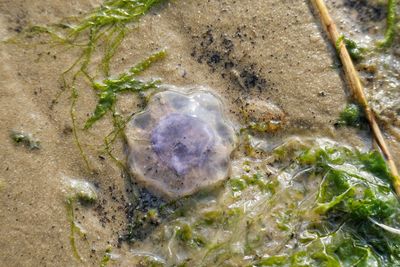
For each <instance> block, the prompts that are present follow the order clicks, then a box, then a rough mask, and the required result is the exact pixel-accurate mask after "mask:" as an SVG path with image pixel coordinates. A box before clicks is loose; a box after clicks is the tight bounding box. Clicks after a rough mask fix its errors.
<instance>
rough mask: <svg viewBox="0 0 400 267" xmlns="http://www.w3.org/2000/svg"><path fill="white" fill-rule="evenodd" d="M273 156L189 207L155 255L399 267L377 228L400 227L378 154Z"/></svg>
mask: <svg viewBox="0 0 400 267" xmlns="http://www.w3.org/2000/svg"><path fill="white" fill-rule="evenodd" d="M282 150H285V151H286V153H285V156H284V157H283V156H282V152H281V151H282ZM270 157H273V158H274V159H272V161H271V158H269V160H268V161H267V162H268V163H266V162H264V161H257V160H251V159H249V160H248V161H245V162H244V163H243V168H242V169H240V170H239V171H236V172H235V174H236V175H235V176H234V177H233V178H231V179H230V180H229V181H227V182H226V184H225V186H224V187H222V188H221V189H220V190H221V191H220V192H219V193H216V194H215V195H210V194H208V195H207V194H205V195H202V196H193V197H191V198H190V199H186V200H183V201H181V205H182V207H181V208H180V209H178V210H176V211H173V210H172V211H170V215H169V216H168V217H167V219H164V220H166V221H165V223H164V224H162V226H161V227H160V228H158V229H155V230H154V232H153V233H151V234H150V236H149V238H148V239H147V240H148V241H149V242H151V244H152V248H153V249H154V251H149V253H151V254H154V255H157V257H159V258H160V259H162V260H163V261H165V263H163V264H162V265H161V266H335V267H336V266H337V267H342V266H343V267H344V266H397V264H399V262H400V261H399V260H400V257H399V255H400V246H398V241H399V237H398V236H396V235H394V234H392V233H390V232H388V231H385V230H383V229H382V228H380V227H379V226H377V225H376V224H375V223H373V222H372V221H371V220H370V218H371V219H372V218H373V219H374V220H376V221H378V222H381V223H383V224H385V225H389V226H391V227H396V228H398V227H399V223H398V218H399V216H400V212H399V211H400V209H399V208H400V205H399V203H398V200H397V198H396V195H395V193H394V192H393V190H392V188H391V187H390V173H389V172H388V169H387V165H386V163H385V161H384V159H383V158H382V156H381V155H380V154H379V153H378V152H375V151H371V152H360V151H358V150H356V149H351V148H348V147H343V146H340V145H337V144H334V143H326V144H325V143H324V144H322V145H321V144H315V143H314V144H311V145H309V144H307V143H298V142H292V143H289V142H288V143H287V144H285V145H283V146H280V147H278V148H277V149H276V150H274V151H273V152H272V155H270ZM257 162H258V163H257ZM265 164H268V165H269V168H275V169H276V171H275V172H274V174H272V175H271V174H268V173H265V172H264V171H263V169H261V168H260V167H261V166H265ZM238 172H239V173H238ZM260 181H261V183H260ZM260 185H261V186H260ZM185 207H186V208H185ZM182 211H184V212H182ZM137 230H138V231H140V229H137ZM196 237H201V239H200V240H205V242H204V243H203V242H202V243H200V245H199V244H198V243H196V241H194V240H195V238H196ZM174 255H181V256H180V257H179V258H176V257H174Z"/></svg>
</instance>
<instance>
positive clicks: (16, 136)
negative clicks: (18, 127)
mask: <svg viewBox="0 0 400 267" xmlns="http://www.w3.org/2000/svg"><path fill="white" fill-rule="evenodd" d="M10 138H11V139H12V140H13V141H14V143H15V144H17V145H24V146H25V147H27V148H28V149H29V150H37V149H40V142H39V141H38V140H37V139H36V138H34V137H33V135H32V134H30V133H25V132H21V131H12V132H11V133H10Z"/></svg>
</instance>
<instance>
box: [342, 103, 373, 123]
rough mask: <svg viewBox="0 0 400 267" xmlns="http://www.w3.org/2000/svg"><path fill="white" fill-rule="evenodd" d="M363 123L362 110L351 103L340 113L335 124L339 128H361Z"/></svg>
mask: <svg viewBox="0 0 400 267" xmlns="http://www.w3.org/2000/svg"><path fill="white" fill-rule="evenodd" d="M365 122H366V121H365V116H364V112H363V110H362V108H361V107H360V106H359V105H357V104H352V103H351V104H348V105H347V106H346V107H345V109H344V110H343V111H342V112H341V113H340V115H339V120H338V122H337V124H338V125H339V126H352V127H361V126H362V125H363V124H365Z"/></svg>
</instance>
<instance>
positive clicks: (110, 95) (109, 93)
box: [84, 51, 166, 129]
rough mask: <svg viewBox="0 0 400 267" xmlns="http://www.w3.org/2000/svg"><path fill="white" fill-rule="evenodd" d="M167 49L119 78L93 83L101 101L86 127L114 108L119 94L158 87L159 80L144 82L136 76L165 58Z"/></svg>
mask: <svg viewBox="0 0 400 267" xmlns="http://www.w3.org/2000/svg"><path fill="white" fill-rule="evenodd" d="M165 55H166V52H165V51H160V52H157V53H154V54H152V55H151V56H150V57H148V58H147V59H145V60H143V61H142V62H140V63H138V64H137V65H136V66H134V67H132V68H131V69H130V70H129V71H128V72H126V73H123V74H120V75H118V77H117V78H115V79H112V78H107V79H105V80H104V81H103V82H102V83H97V82H94V83H93V85H92V86H93V89H94V90H96V91H97V92H98V97H99V101H98V104H97V106H96V109H95V111H94V113H93V115H92V116H91V117H90V118H89V119H88V120H87V121H86V123H85V126H84V128H85V129H88V128H90V127H91V126H92V125H93V124H94V123H95V122H96V121H98V120H99V119H100V118H102V117H103V116H104V115H105V114H106V113H107V112H108V111H110V110H112V109H113V107H114V105H115V102H116V100H117V95H118V94H121V93H126V92H134V93H138V92H142V91H145V90H148V89H151V88H157V84H158V83H159V82H160V81H158V80H155V81H150V82H143V81H140V80H138V79H136V78H135V76H136V75H138V74H140V73H141V72H143V71H144V70H146V69H147V68H149V67H150V65H151V64H152V63H154V62H155V61H157V60H160V59H162V58H164V57H165Z"/></svg>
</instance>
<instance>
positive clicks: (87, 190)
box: [64, 178, 97, 261]
mask: <svg viewBox="0 0 400 267" xmlns="http://www.w3.org/2000/svg"><path fill="white" fill-rule="evenodd" d="M64 183H65V190H66V194H67V197H66V211H67V221H68V223H69V226H70V233H69V241H70V246H71V249H72V254H73V256H74V257H75V258H76V259H77V260H79V261H82V258H81V256H80V254H79V251H78V248H77V246H76V240H75V236H76V235H78V236H80V237H81V238H82V239H85V237H86V233H85V232H84V231H83V230H82V229H81V228H80V227H79V225H78V224H77V223H76V222H75V212H74V209H75V205H76V204H77V203H80V204H83V205H87V204H93V203H94V202H96V200H97V193H96V191H95V189H94V188H93V186H92V185H91V184H89V183H88V182H86V181H82V180H75V179H68V178H66V179H65V181H64Z"/></svg>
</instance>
